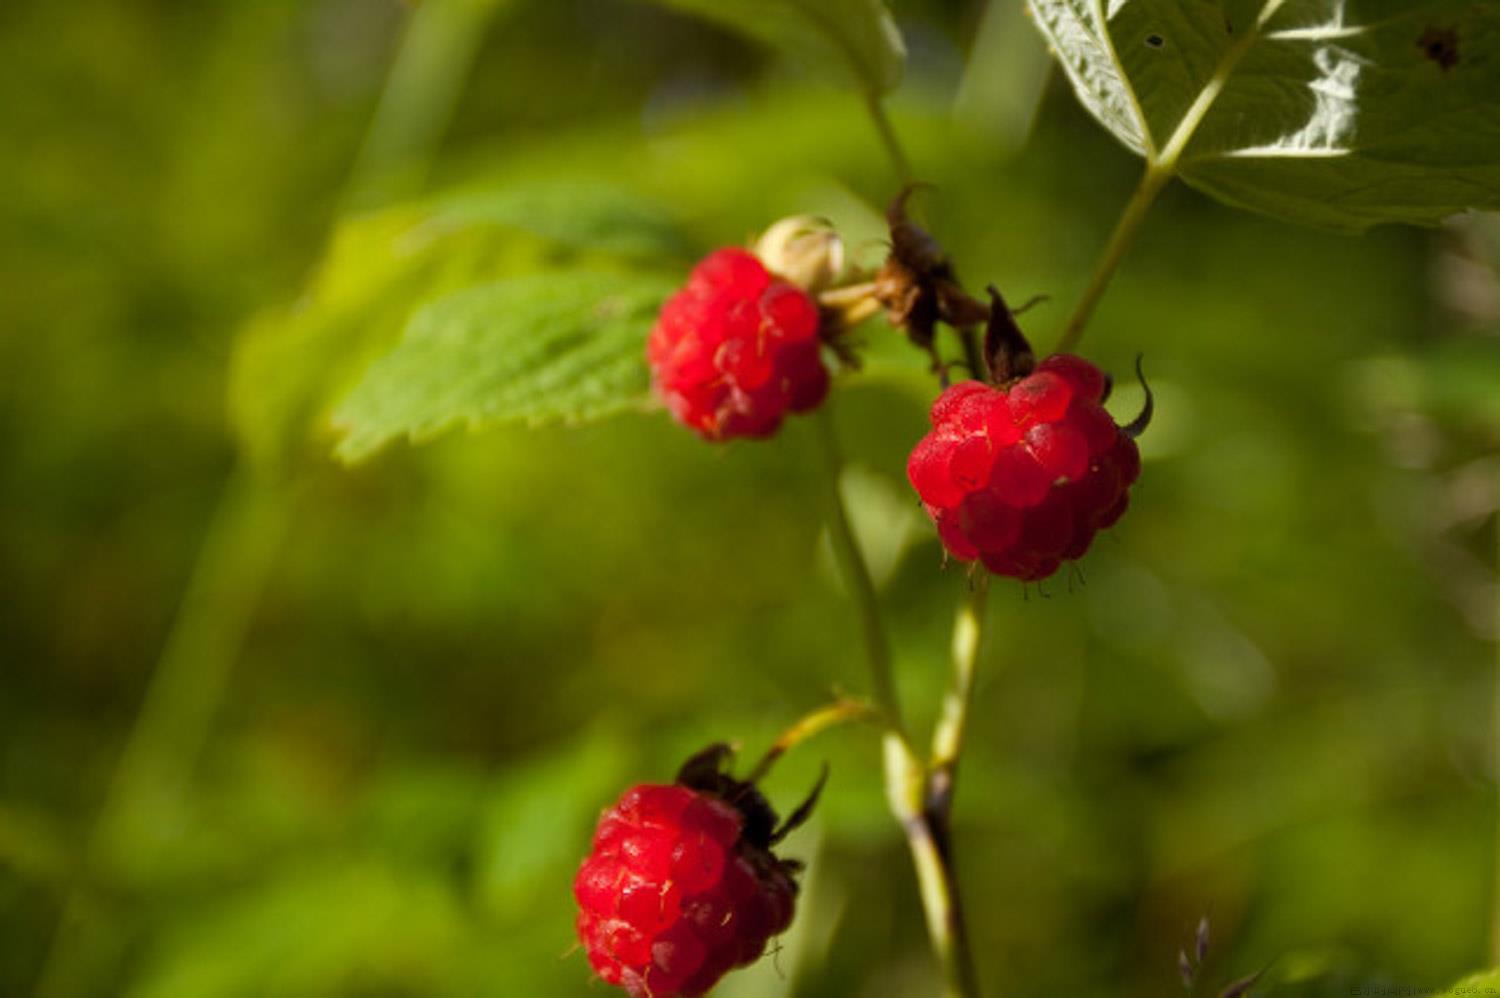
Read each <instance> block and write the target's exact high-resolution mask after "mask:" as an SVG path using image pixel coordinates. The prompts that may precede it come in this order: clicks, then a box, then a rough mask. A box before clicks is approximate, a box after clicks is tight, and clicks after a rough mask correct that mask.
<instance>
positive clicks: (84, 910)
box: [37, 467, 294, 996]
mask: <svg viewBox="0 0 1500 998" xmlns="http://www.w3.org/2000/svg"><path fill="white" fill-rule="evenodd" d="M293 498H294V497H293V494H292V493H291V492H290V491H288V490H286V489H282V488H276V487H273V486H271V485H268V484H267V483H265V482H264V481H262V480H260V479H259V478H257V477H256V476H255V475H254V474H253V473H252V472H250V471H249V470H248V469H246V468H244V467H239V468H237V469H236V470H235V471H234V472H233V473H232V474H231V475H230V477H229V481H228V482H227V483H226V485H225V487H224V492H223V494H222V496H221V498H220V500H219V505H218V507H217V509H216V511H215V514H214V519H213V522H212V523H211V524H210V526H209V530H208V535H207V537H206V538H205V540H204V543H203V546H202V548H201V549H200V551H199V556H198V560H197V563H196V564H195V566H194V568H193V575H192V578H191V579H190V580H189V582H188V587H187V590H186V592H185V593H184V595H183V599H182V604H181V606H180V607H179V608H178V612H177V616H176V618H175V619H174V620H173V623H172V629H171V631H170V633H169V634H168V636H167V641H166V644H165V646H164V647H163V650H162V654H161V659H160V661H159V662H158V663H157V666H156V669H155V671H154V672H153V673H152V674H151V680H150V683H149V685H148V686H147V688H146V695H145V699H144V700H143V701H142V703H141V708H140V712H139V714H138V715H137V717H136V721H135V724H134V726H133V727H132V728H131V731H130V735H129V737H128V738H127V740H126V743H125V747H124V750H123V751H122V753H121V756H120V761H119V764H118V766H117V768H116V770H115V774H114V778H113V780H112V781H111V783H110V786H109V789H108V791H107V794H106V796H105V799H104V803H103V805H102V807H101V809H100V811H99V814H98V817H97V818H96V820H95V825H94V830H93V834H92V836H91V837H90V839H89V842H88V845H87V849H86V853H87V854H86V855H85V857H84V859H83V864H82V870H81V871H80V872H81V882H80V883H79V884H78V886H77V888H76V889H75V890H74V891H73V892H72V894H71V895H70V896H69V898H68V900H67V901H66V902H65V904H64V906H63V915H62V919H61V921H60V923H59V925H58V928H57V933H56V935H55V936H54V937H53V942H52V948H51V950H50V952H49V954H48V959H47V962H46V964H45V966H44V969H43V972H42V974H41V976H40V977H39V978H38V980H39V984H38V988H37V994H38V995H42V996H53V995H72V994H79V993H83V992H85V991H87V990H88V987H89V983H88V977H89V973H90V970H91V969H92V968H93V966H94V965H95V961H94V955H95V954H96V953H98V952H99V950H98V949H97V947H98V946H99V945H100V942H99V941H98V940H97V939H90V938H89V936H90V934H91V932H90V929H91V918H90V915H91V911H92V905H91V903H90V902H89V899H88V897H87V896H86V894H85V892H86V891H87V889H88V888H89V886H90V884H91V883H93V882H95V881H97V880H100V879H104V878H108V877H109V876H110V875H111V873H112V871H117V870H121V869H127V868H128V869H131V870H133V871H144V872H147V873H149V871H150V869H151V867H152V866H153V865H154V863H153V857H154V856H157V855H160V854H161V853H163V852H165V851H167V850H169V849H170V848H172V844H173V843H172V841H171V838H172V836H173V834H174V833H175V831H176V830H177V829H179V828H181V827H182V824H183V819H184V803H185V797H186V795H187V792H188V789H189V783H190V781H191V777H192V771H193V764H194V762H195V761H196V760H197V758H198V755H199V752H200V750H201V749H202V746H203V743H204V741H205V740H206V738H207V737H208V732H209V730H210V728H211V727H212V724H213V718H214V715H215V713H217V711H218V707H219V704H220V702H221V701H222V699H223V694H224V689H225V687H226V685H227V684H228V681H229V674H230V672H231V670H232V669H233V666H234V662H235V660H236V658H237V656H238V653H239V648H240V645H241V642H242V641H243V639H244V635H245V632H246V630H247V629H248V627H249V624H250V618H251V615H252V613H253V611H254V608H255V605H256V603H257V602H258V600H259V596H260V592H261V589H262V588H263V586H264V583H265V579H266V577H267V575H268V574H269V573H270V569H271V565H272V563H273V561H274V558H275V554H276V552H277V550H278V549H279V548H280V541H281V538H282V536H283V535H284V533H285V531H286V527H287V524H288V523H289V521H290V516H291V510H292V508H293V505H294V502H293Z"/></svg>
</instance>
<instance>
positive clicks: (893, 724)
mask: <svg viewBox="0 0 1500 998" xmlns="http://www.w3.org/2000/svg"><path fill="white" fill-rule="evenodd" d="M812 422H813V424H814V429H815V436H816V437H817V441H818V451H819V453H820V455H821V456H822V459H823V470H824V474H823V476H822V477H823V493H824V496H823V498H824V507H825V511H826V517H827V520H828V536H829V541H830V542H831V544H832V546H833V557H834V560H835V561H836V562H838V566H839V572H840V574H841V575H842V576H843V579H844V584H845V587H846V588H847V589H848V590H849V598H850V599H852V600H853V601H854V609H855V614H856V615H857V616H858V618H859V629H860V636H861V638H862V640H863V642H864V647H865V658H866V660H867V661H868V662H869V665H870V683H871V686H872V688H873V689H872V692H873V694H874V699H875V706H876V707H877V708H878V709H879V710H880V712H881V714H882V715H883V716H884V719H885V724H886V726H887V727H888V728H889V729H890V730H892V731H894V732H896V733H898V734H899V735H900V736H901V737H902V738H903V739H904V738H905V737H906V727H905V722H904V720H903V718H902V716H901V702H900V698H899V697H898V696H897V694H896V681H895V677H894V670H893V667H892V664H891V646H890V642H889V641H888V640H887V639H886V635H885V625H884V623H883V622H882V620H881V614H880V597H879V596H878V594H877V593H876V592H875V580H874V579H873V578H872V577H871V575H870V566H869V564H868V563H867V562H866V561H865V557H864V553H863V552H862V551H861V550H860V548H859V541H858V539H857V538H855V536H854V528H853V527H852V526H851V525H850V523H849V513H848V510H846V509H845V508H844V497H843V495H842V494H841V493H840V492H839V478H840V476H841V475H842V474H843V469H844V458H843V455H842V454H841V453H840V452H839V446H838V439H837V436H836V434H835V431H834V427H833V413H832V406H831V405H830V404H829V403H827V402H825V403H824V404H823V405H822V406H821V407H820V408H819V410H818V412H817V414H816V416H815V417H814V418H813V421H812Z"/></svg>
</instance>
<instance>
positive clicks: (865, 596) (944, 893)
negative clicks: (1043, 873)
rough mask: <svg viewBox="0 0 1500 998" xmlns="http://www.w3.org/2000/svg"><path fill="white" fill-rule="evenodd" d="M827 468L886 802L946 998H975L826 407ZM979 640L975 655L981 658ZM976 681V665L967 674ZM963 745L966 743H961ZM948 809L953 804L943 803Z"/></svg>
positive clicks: (823, 441)
mask: <svg viewBox="0 0 1500 998" xmlns="http://www.w3.org/2000/svg"><path fill="white" fill-rule="evenodd" d="M814 422H815V423H816V424H817V431H816V435H817V438H818V443H819V450H820V452H821V455H822V458H823V465H824V475H823V478H824V493H825V496H826V499H827V506H828V529H829V534H830V539H831V541H832V545H833V552H834V558H835V560H836V561H837V562H838V566H839V571H840V574H841V575H842V576H843V579H844V584H845V587H846V588H847V589H848V590H849V594H850V597H851V598H852V599H853V600H854V604H855V608H856V611H857V612H858V615H859V619H860V626H861V630H862V631H863V634H864V644H865V652H866V656H867V657H868V659H869V663H870V673H871V682H872V684H873V686H874V687H875V701H876V705H877V707H878V708H879V709H880V712H881V717H882V720H883V721H884V723H885V726H886V733H885V739H884V754H885V780H886V799H887V801H888V802H889V804H890V808H891V813H892V814H894V815H895V817H896V820H897V821H898V822H899V823H900V825H901V829H902V831H903V832H905V834H906V839H907V844H908V846H909V847H910V849H911V854H912V862H913V865H914V866H915V868H916V874H917V884H918V888H919V890H920V892H921V896H922V908H923V912H924V914H925V916H926V919H927V928H928V933H929V935H930V936H931V938H932V948H933V952H934V954H935V955H936V956H937V958H938V962H939V963H940V964H941V966H942V968H943V976H944V980H945V981H946V985H945V990H944V995H945V996H946V998H975V996H977V995H978V994H979V990H978V987H977V985H976V983H975V975H974V969H973V961H972V959H971V956H970V952H969V948H968V936H967V933H966V932H965V930H964V921H963V911H962V908H961V907H960V906H959V902H958V889H957V887H958V885H957V882H956V880H955V879H954V876H953V869H952V866H951V864H950V852H949V848H948V826H947V809H946V803H944V804H943V805H942V806H941V807H940V808H938V809H937V810H934V809H933V808H932V807H930V804H931V803H932V802H933V801H934V797H933V794H932V791H931V786H932V783H931V780H930V776H931V772H930V770H929V769H928V767H927V765H926V764H925V763H924V762H923V761H922V760H921V759H920V758H918V756H917V755H916V753H914V752H913V751H912V747H911V740H910V738H909V737H908V736H907V733H906V729H905V726H904V723H903V721H902V718H901V710H900V704H899V701H898V699H897V695H896V689H895V682H894V679H893V676H892V668H891V653H890V646H889V644H888V643H887V641H886V636H885V627H884V624H883V623H882V620H881V613H880V603H879V599H878V597H877V595H876V592H875V586H874V583H873V581H872V580H871V578H870V570H869V566H868V565H867V564H866V562H865V558H864V554H863V552H861V550H860V548H859V542H858V540H857V539H856V538H855V536H854V532H853V530H852V529H851V528H850V526H849V515H848V512H847V511H846V510H845V509H844V501H843V496H842V495H841V494H840V492H839V478H840V475H841V474H842V471H843V458H842V456H841V455H840V453H839V449H838V442H837V440H836V438H835V435H834V429H833V416H832V409H831V406H830V404H829V403H827V402H825V403H824V404H823V405H822V407H821V408H820V410H819V411H818V413H817V414H816V415H815V417H814ZM977 648H978V642H977V637H976V640H975V641H974V649H975V651H976V652H977ZM966 671H968V673H969V674H970V675H972V662H970V664H969V666H967V667H966ZM960 742H961V738H960ZM938 799H939V800H943V801H946V800H947V798H943V797H939V798H938Z"/></svg>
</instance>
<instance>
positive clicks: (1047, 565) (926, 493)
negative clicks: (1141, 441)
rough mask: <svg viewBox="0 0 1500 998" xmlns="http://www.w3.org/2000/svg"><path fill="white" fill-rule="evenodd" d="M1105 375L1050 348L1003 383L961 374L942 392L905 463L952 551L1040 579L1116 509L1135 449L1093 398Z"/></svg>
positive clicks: (1120, 507) (1078, 549)
mask: <svg viewBox="0 0 1500 998" xmlns="http://www.w3.org/2000/svg"><path fill="white" fill-rule="evenodd" d="M1107 384H1108V382H1107V379H1106V378H1105V376H1104V374H1103V373H1102V372H1101V371H1100V370H1099V369H1098V368H1096V367H1095V366H1094V365H1092V364H1090V363H1089V362H1088V361H1086V360H1084V359H1082V358H1081V357H1074V356H1072V355H1069V354H1057V355H1055V356H1052V357H1048V358H1047V359H1045V360H1043V361H1042V362H1041V363H1040V364H1038V365H1036V368H1035V370H1033V371H1032V372H1031V373H1029V374H1027V375H1026V376H1025V377H1021V378H1017V379H1015V380H1013V381H1010V382H1008V383H1007V384H1004V385H1000V386H998V387H996V386H991V385H987V384H983V383H981V382H978V381H964V382H961V383H959V384H956V385H953V386H952V387H950V388H948V389H947V390H946V391H944V392H943V393H942V394H941V395H940V396H938V398H937V401H936V402H934V403H933V405H932V432H930V433H928V434H927V436H925V437H923V438H922V440H921V441H920V442H918V444H917V446H916V448H915V449H914V450H913V451H912V454H911V458H910V460H909V461H908V462H907V466H906V470H907V476H908V477H909V478H910V479H911V483H912V485H913V487H915V488H916V490H917V493H918V494H919V495H920V496H921V497H922V504H923V506H924V507H925V508H926V510H927V513H928V515H929V516H931V517H932V519H933V522H934V523H936V524H937V528H938V535H939V536H940V537H941V538H942V541H943V546H944V547H945V548H947V550H948V552H949V553H950V554H952V555H953V556H954V557H955V558H959V559H961V560H963V561H974V560H975V559H978V560H979V561H981V562H983V563H984V566H985V567H986V568H988V569H989V570H990V571H992V572H994V573H996V574H997V575H1009V576H1011V577H1013V578H1017V579H1021V580H1024V581H1036V580H1039V579H1045V578H1046V577H1047V576H1049V575H1051V574H1052V573H1053V572H1055V571H1057V569H1058V566H1060V565H1061V564H1062V563H1063V562H1064V561H1069V560H1072V559H1074V558H1080V557H1082V556H1083V554H1084V552H1086V551H1087V550H1088V549H1089V545H1090V544H1091V543H1092V542H1093V539H1094V534H1095V533H1096V532H1098V531H1100V530H1103V529H1105V528H1106V527H1109V526H1112V525H1113V524H1114V522H1115V521H1116V520H1118V519H1119V518H1120V516H1121V514H1123V513H1124V512H1125V507H1126V504H1127V503H1128V502H1129V489H1130V486H1131V484H1132V483H1133V482H1134V481H1135V480H1136V478H1137V476H1138V475H1139V474H1140V470H1141V460H1140V453H1139V452H1138V451H1137V450H1136V446H1135V441H1134V440H1133V439H1131V434H1130V433H1129V432H1127V428H1125V427H1120V426H1117V425H1115V421H1114V419H1113V418H1111V417H1110V415H1109V413H1107V412H1106V411H1105V410H1104V407H1103V405H1102V404H1101V402H1102V400H1103V398H1104V394H1105V389H1106V385H1107ZM1148 414H1149V413H1148ZM1148 414H1144V415H1148Z"/></svg>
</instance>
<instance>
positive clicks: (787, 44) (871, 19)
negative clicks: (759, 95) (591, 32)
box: [656, 0, 906, 95]
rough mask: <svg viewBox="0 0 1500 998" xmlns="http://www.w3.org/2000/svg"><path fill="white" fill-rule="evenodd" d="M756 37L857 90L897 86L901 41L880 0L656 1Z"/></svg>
mask: <svg viewBox="0 0 1500 998" xmlns="http://www.w3.org/2000/svg"><path fill="white" fill-rule="evenodd" d="M656 2H657V3H660V4H663V5H665V6H668V7H675V8H677V9H678V10H685V11H688V12H690V13H693V14H697V15H699V16H700V17H705V18H707V19H709V20H712V21H717V22H719V23H720V24H723V25H726V26H727V27H730V28H733V29H734V30H736V31H739V32H742V33H744V34H746V35H749V36H751V37H752V38H758V39H760V40H761V41H763V42H767V43H768V44H771V45H773V46H775V47H777V48H780V49H782V50H784V51H786V52H788V53H790V54H791V55H792V56H793V57H794V58H797V59H798V60H799V61H801V62H803V63H805V64H807V65H808V66H811V67H812V68H813V69H815V70H818V71H820V72H822V73H826V74H829V75H832V76H835V77H842V78H843V79H846V80H852V81H853V83H854V84H855V85H856V86H857V87H858V88H859V89H861V90H864V91H866V92H868V93H871V94H877V95H878V94H885V93H889V92H890V91H892V90H894V89H896V87H897V86H898V85H899V84H900V83H901V75H902V73H903V72H904V71H905V68H906V45H905V43H904V42H903V41H902V39H901V32H900V30H899V29H898V28H897V27H896V22H895V21H894V20H893V19H892V18H891V14H890V11H888V10H887V9H886V6H885V4H884V3H883V2H882V0H656Z"/></svg>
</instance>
